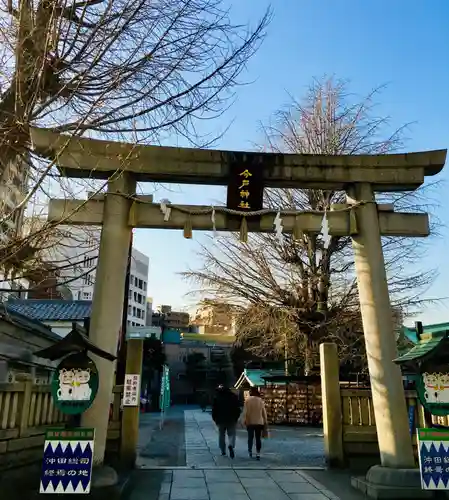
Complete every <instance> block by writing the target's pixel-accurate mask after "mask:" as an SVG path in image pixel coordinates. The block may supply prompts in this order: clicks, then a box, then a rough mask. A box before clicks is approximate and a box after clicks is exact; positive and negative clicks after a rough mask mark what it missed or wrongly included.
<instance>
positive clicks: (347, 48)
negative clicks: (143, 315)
mask: <svg viewBox="0 0 449 500" xmlns="http://www.w3.org/2000/svg"><path fill="white" fill-rule="evenodd" d="M266 6H268V2H265V0H239V1H238V2H237V1H236V2H234V4H233V6H232V10H233V13H234V14H233V15H234V19H235V20H236V21H237V22H243V21H249V22H255V21H256V20H257V18H258V16H259V15H261V14H262V13H263V11H264V8H265V7H266ZM273 11H274V18H273V21H272V23H271V24H270V26H269V29H268V36H267V38H266V40H265V41H264V43H263V45H262V47H261V48H260V50H259V51H258V53H257V54H256V55H255V56H254V58H253V59H252V60H251V62H250V63H249V65H248V70H247V72H246V73H245V75H244V77H245V80H246V81H251V82H253V83H251V84H250V85H248V86H243V87H240V88H239V89H238V90H237V102H236V103H235V105H234V106H233V107H232V108H231V109H230V110H229V111H228V112H227V113H226V114H225V115H224V116H223V117H221V118H220V119H219V120H217V121H211V122H208V123H207V127H208V128H207V130H208V131H210V132H212V133H215V132H216V131H217V132H218V131H221V130H224V129H225V128H226V127H227V126H228V125H229V124H231V126H230V128H229V130H228V132H227V133H226V135H225V136H224V137H223V138H222V139H221V140H220V142H219V143H218V144H217V147H220V148H223V149H240V150H241V149H252V148H253V147H254V146H253V145H254V143H255V142H260V139H261V134H260V127H259V123H260V122H261V121H262V122H267V120H268V119H269V118H270V116H271V115H272V114H273V112H275V111H276V110H277V109H279V108H280V107H282V106H284V105H285V104H286V103H287V102H288V95H287V93H289V94H291V95H293V96H294V97H297V98H300V97H301V96H302V95H304V93H305V91H306V89H307V86H308V85H309V84H310V82H311V80H312V79H313V78H314V77H322V76H323V75H325V74H326V75H335V77H337V78H341V79H347V80H349V82H350V84H349V85H350V86H349V89H350V91H351V92H353V93H356V94H360V95H365V94H367V93H368V92H370V91H371V90H372V89H373V88H375V87H378V86H380V85H383V84H388V85H387V87H386V89H385V90H383V92H382V94H381V95H380V96H379V97H378V99H377V101H378V103H379V106H378V108H377V110H376V111H377V113H378V114H382V115H388V116H390V117H391V126H392V127H398V126H401V125H403V124H405V123H413V125H412V126H411V128H410V131H409V132H408V134H407V136H408V137H409V138H410V139H409V141H408V142H407V149H408V150H409V151H419V150H426V149H441V148H447V147H448V146H449V124H448V116H449V93H448V80H449V59H448V55H447V54H448V50H449V49H448V48H449V29H448V27H447V26H448V25H447V23H448V20H449V2H447V0H433V1H432V2H423V1H417V0H407V1H406V0H395V1H394V2H393V1H391V0H389V1H385V0H376V1H366V0H365V1H363V0H358V1H357V0H342V1H340V2H336V1H335V0H282V1H280V0H278V1H276V2H273ZM438 178H439V179H440V180H443V181H447V180H448V179H449V166H448V167H447V168H446V170H445V171H444V172H443V173H442V174H440V175H439V177H438ZM447 189H448V185H447V184H445V183H444V182H443V183H442V185H441V186H440V187H439V190H438V192H437V200H438V203H439V207H438V208H437V214H438V216H439V219H440V220H441V222H442V223H443V224H446V225H447V223H448V219H449V197H447V196H445V193H446V192H447ZM145 191H146V192H148V193H153V194H154V197H155V201H159V200H161V199H162V198H168V199H169V200H170V201H172V202H173V203H181V202H182V203H190V204H212V203H217V202H224V201H225V189H224V188H217V187H204V186H201V187H196V186H174V185H172V186H169V188H168V189H164V188H161V187H158V188H157V189H155V187H154V186H153V185H150V184H148V185H146V186H145ZM441 233H442V234H441V237H439V239H435V241H433V244H432V245H431V249H430V251H429V253H428V255H427V256H426V258H425V259H424V260H423V262H422V267H423V268H425V267H432V268H433V267H435V266H437V267H438V268H439V275H438V278H437V280H436V282H435V284H434V286H433V287H432V288H431V289H430V290H429V291H428V293H427V296H428V297H434V298H437V297H449V290H448V288H447V286H446V283H448V282H449V270H448V265H447V263H446V262H447V261H446V258H445V254H446V251H447V246H448V243H449V238H448V233H447V229H446V228H443V229H442V231H441ZM206 238H207V236H206V235H205V234H202V233H199V232H194V239H193V240H185V239H184V238H183V236H182V232H180V231H178V232H177V231H155V230H136V232H135V246H136V247H137V248H138V249H139V250H141V251H143V252H144V253H146V254H147V255H148V256H149V257H150V276H149V294H150V296H152V297H153V298H154V303H155V304H162V303H163V304H172V305H173V306H174V307H176V308H180V307H192V305H193V304H194V303H195V300H194V299H193V298H191V297H188V296H187V297H186V294H187V293H188V292H189V290H191V289H192V286H191V285H190V284H188V283H186V282H184V281H183V280H182V278H181V277H180V276H179V275H178V273H179V272H181V271H183V270H185V269H187V268H189V267H190V268H195V267H198V266H199V265H200V262H199V260H198V258H197V257H196V252H197V251H198V248H199V245H198V243H201V242H205V241H207V240H206ZM420 319H422V320H423V321H424V322H425V323H431V322H433V323H435V322H440V321H449V301H448V302H446V303H442V304H437V305H432V306H428V307H427V308H426V310H424V311H423V313H422V315H421V317H420Z"/></svg>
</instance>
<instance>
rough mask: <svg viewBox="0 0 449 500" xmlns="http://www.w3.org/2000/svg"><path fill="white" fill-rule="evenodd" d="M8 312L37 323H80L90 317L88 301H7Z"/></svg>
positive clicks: (89, 302) (90, 307) (90, 305)
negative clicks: (35, 320)
mask: <svg viewBox="0 0 449 500" xmlns="http://www.w3.org/2000/svg"><path fill="white" fill-rule="evenodd" d="M6 307H7V309H8V310H10V311H13V312H18V313H19V314H22V315H24V316H26V317H28V318H31V319H37V320H39V321H82V320H83V319H84V318H88V317H90V314H91V309H92V301H90V300H38V299H36V300H9V301H8V302H7V303H6Z"/></svg>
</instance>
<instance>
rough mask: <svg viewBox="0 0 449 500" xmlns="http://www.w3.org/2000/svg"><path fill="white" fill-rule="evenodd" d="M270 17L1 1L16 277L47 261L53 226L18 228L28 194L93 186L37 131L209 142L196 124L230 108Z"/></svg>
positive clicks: (149, 6)
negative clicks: (37, 143) (53, 157)
mask: <svg viewBox="0 0 449 500" xmlns="http://www.w3.org/2000/svg"><path fill="white" fill-rule="evenodd" d="M269 18H270V12H269V11H268V12H266V13H265V14H263V15H262V17H261V19H260V20H259V21H258V22H257V23H256V25H255V26H254V27H253V28H250V27H245V26H243V25H237V24H233V23H232V21H231V16H230V13H229V12H228V11H227V10H226V7H225V5H224V1H223V0H152V1H148V0H0V68H1V69H0V185H2V186H4V189H3V192H2V194H3V196H2V197H1V198H2V199H4V200H5V199H6V198H8V200H11V199H13V201H14V202H13V204H12V206H11V203H9V204H7V203H6V202H5V203H3V204H2V205H1V207H0V228H1V232H2V234H6V233H7V238H3V243H1V244H0V246H1V248H0V267H1V268H2V270H3V271H5V272H6V274H7V275H8V276H9V277H11V276H13V275H14V276H17V275H18V274H20V270H21V269H22V268H24V267H26V266H24V262H25V260H26V261H27V262H28V267H29V266H31V265H34V266H36V265H37V266H38V267H39V264H38V263H39V256H38V255H37V254H38V253H39V252H40V250H42V247H43V246H46V245H47V244H48V241H47V240H46V238H48V237H49V235H50V234H51V235H53V233H54V226H53V225H51V224H46V225H44V226H43V227H40V228H39V230H38V231H37V232H29V233H27V234H26V235H24V234H22V233H20V232H19V233H18V232H17V231H16V230H15V229H11V228H10V227H11V226H13V227H14V228H17V227H20V225H21V224H20V223H17V222H20V221H18V219H19V218H20V219H21V218H23V216H24V211H25V208H26V207H27V205H28V204H29V201H30V200H33V199H34V200H36V199H37V200H38V201H39V202H40V203H44V204H45V202H46V200H47V199H48V196H49V190H50V188H49V186H50V187H51V190H52V192H53V193H55V192H57V193H58V195H59V196H61V195H62V196H67V197H70V196H73V194H74V192H76V191H78V192H84V193H85V192H86V189H87V187H86V185H82V184H80V183H75V182H74V181H73V180H70V182H67V180H64V179H63V178H60V177H59V172H58V170H57V169H56V168H55V165H54V164H53V162H52V161H49V160H47V159H46V158H42V157H40V156H39V155H37V154H36V153H35V152H34V151H33V149H32V147H31V141H30V126H44V127H47V128H51V129H53V130H55V131H58V132H63V133H66V134H68V136H69V137H70V136H79V135H86V136H90V137H103V138H108V139H121V140H129V141H132V142H136V143H142V142H143V143H152V144H158V143H164V142H165V143H167V142H168V141H170V143H173V141H177V142H179V141H188V142H190V143H193V144H198V143H201V144H202V145H205V144H208V143H209V142H210V141H212V140H213V139H214V137H212V136H209V135H206V136H204V135H201V134H200V133H199V132H198V130H197V126H196V124H197V123H198V121H199V120H205V119H210V118H214V117H217V116H218V115H220V114H221V113H222V112H223V111H224V110H225V109H226V108H227V106H228V105H230V104H231V103H232V98H233V91H234V89H235V86H236V85H237V84H238V83H239V82H240V79H239V77H240V75H241V72H242V70H244V68H245V65H246V63H247V61H248V60H249V58H250V57H251V56H252V54H253V53H254V51H255V50H256V49H257V48H258V46H259V43H260V42H261V40H262V38H263V36H264V33H265V29H266V27H267V24H268V22H269ZM17 171H18V173H19V175H17ZM14 183H15V187H14V186H13V185H12V184H14ZM89 187H90V190H91V191H92V190H93V191H98V190H101V189H102V187H103V185H102V184H101V183H100V184H98V183H97V184H95V185H94V187H95V189H92V186H91V185H89ZM11 190H12V191H14V192H17V191H18V192H19V193H22V195H18V196H16V199H15V200H14V197H11ZM11 221H12V222H13V224H9V225H8V222H11ZM44 240H45V242H44ZM32 262H34V263H35V264H31V263H32ZM36 263H37V264H36ZM12 268H14V269H15V270H14V271H12Z"/></svg>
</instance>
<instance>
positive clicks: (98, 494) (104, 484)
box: [89, 465, 129, 500]
mask: <svg viewBox="0 0 449 500" xmlns="http://www.w3.org/2000/svg"><path fill="white" fill-rule="evenodd" d="M128 487H129V476H128V477H125V478H120V477H119V476H118V474H117V472H116V471H115V470H114V469H113V468H112V467H109V466H106V465H103V466H101V467H94V469H93V471H92V482H91V487H90V495H89V497H90V498H93V499H95V500H119V499H120V498H123V496H124V494H125V491H126V489H127V488H128Z"/></svg>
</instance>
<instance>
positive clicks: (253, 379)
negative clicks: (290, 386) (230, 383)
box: [244, 369, 285, 387]
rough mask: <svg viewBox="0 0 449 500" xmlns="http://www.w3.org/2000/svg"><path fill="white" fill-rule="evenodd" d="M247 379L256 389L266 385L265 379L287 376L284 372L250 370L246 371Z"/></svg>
mask: <svg viewBox="0 0 449 500" xmlns="http://www.w3.org/2000/svg"><path fill="white" fill-rule="evenodd" d="M244 373H245V377H246V379H247V380H248V381H249V383H250V385H252V386H255V387H261V386H263V385H265V380H264V377H270V376H276V375H285V371H284V370H249V369H245V371H244Z"/></svg>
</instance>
